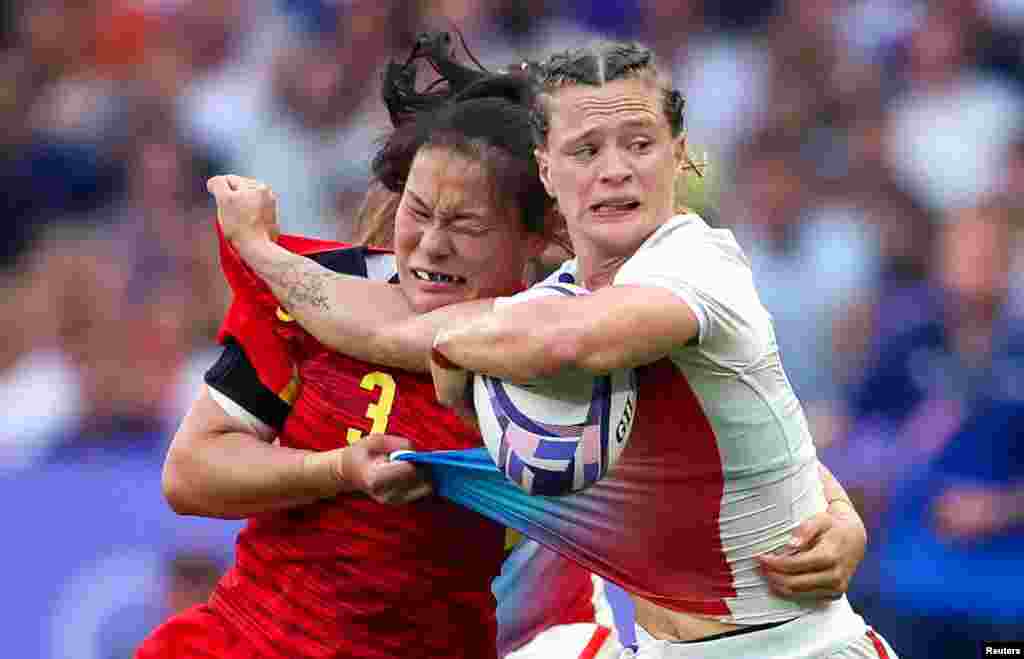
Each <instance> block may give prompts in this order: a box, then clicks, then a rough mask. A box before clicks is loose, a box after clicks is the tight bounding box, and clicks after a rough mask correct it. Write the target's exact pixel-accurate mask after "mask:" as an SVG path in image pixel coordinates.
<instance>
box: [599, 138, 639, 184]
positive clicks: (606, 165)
mask: <svg viewBox="0 0 1024 659" xmlns="http://www.w3.org/2000/svg"><path fill="white" fill-rule="evenodd" d="M603 155H604V158H602V160H601V169H600V172H599V176H600V179H601V182H602V183H610V184H613V185H618V184H622V183H625V182H626V181H628V180H629V179H630V178H632V176H633V171H632V170H631V169H630V167H629V162H628V160H627V158H626V154H624V153H623V152H622V149H619V148H615V147H613V148H610V149H605V150H604V154H603Z"/></svg>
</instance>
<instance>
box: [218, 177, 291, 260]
mask: <svg viewBox="0 0 1024 659" xmlns="http://www.w3.org/2000/svg"><path fill="white" fill-rule="evenodd" d="M206 189H207V190H209V191H210V194H212V195H213V198H214V199H216V200H217V218H218V220H219V221H220V226H221V230H222V231H223V232H224V237H225V238H227V240H228V241H229V242H230V243H231V244H232V245H234V246H235V248H236V249H241V248H242V247H243V246H245V245H247V244H251V243H254V242H260V241H274V240H277V237H278V235H279V234H280V233H281V229H280V227H278V225H277V197H276V196H275V195H274V193H273V191H272V190H271V189H270V188H269V187H268V186H267V185H266V184H264V183H261V182H259V181H257V180H255V179H251V178H245V177H244V176H235V175H233V174H228V175H226V176H214V177H213V178H211V179H210V180H209V181H207V182H206Z"/></svg>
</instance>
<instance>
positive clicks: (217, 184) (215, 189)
mask: <svg viewBox="0 0 1024 659" xmlns="http://www.w3.org/2000/svg"><path fill="white" fill-rule="evenodd" d="M206 190H207V192H209V193H210V194H212V195H213V196H214V197H221V196H223V195H224V194H226V193H227V192H229V191H230V190H231V188H230V187H229V186H228V182H227V177H225V176H214V177H213V178H211V179H209V180H208V181H207V182H206Z"/></svg>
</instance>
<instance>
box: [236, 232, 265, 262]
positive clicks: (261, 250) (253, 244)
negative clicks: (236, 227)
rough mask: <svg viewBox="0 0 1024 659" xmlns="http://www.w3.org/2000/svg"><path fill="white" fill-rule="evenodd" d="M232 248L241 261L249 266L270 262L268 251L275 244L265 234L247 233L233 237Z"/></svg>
mask: <svg viewBox="0 0 1024 659" xmlns="http://www.w3.org/2000/svg"><path fill="white" fill-rule="evenodd" d="M231 244H232V246H234V248H235V251H236V252H238V255H239V256H241V257H242V260H243V261H245V262H246V263H249V264H250V265H251V264H252V263H254V262H260V261H266V260H270V256H269V254H270V251H271V250H272V249H273V248H274V246H275V245H276V243H275V242H274V241H273V239H272V238H271V237H270V236H269V235H268V234H266V233H249V234H245V235H240V236H235V237H234V238H233V239H232V240H231Z"/></svg>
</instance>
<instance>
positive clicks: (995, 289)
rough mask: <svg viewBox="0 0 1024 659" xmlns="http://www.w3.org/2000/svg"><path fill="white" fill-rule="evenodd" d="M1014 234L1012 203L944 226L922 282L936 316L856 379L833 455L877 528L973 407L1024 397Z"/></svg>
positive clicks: (896, 340)
mask: <svg viewBox="0 0 1024 659" xmlns="http://www.w3.org/2000/svg"><path fill="white" fill-rule="evenodd" d="M1012 236H1013V234H1012V231H1011V225H1010V223H1009V216H1008V213H1007V211H1006V210H1005V209H1003V208H1000V207H980V208H973V209H966V210H963V211H960V212H959V213H957V214H956V215H955V217H954V218H953V219H951V221H950V222H949V223H948V224H947V225H945V226H944V227H943V228H942V232H941V234H940V238H939V242H938V246H937V247H938V250H937V255H936V256H937V259H936V271H935V275H934V278H933V283H932V286H931V287H930V288H929V289H925V290H920V291H919V295H920V296H921V300H922V302H921V303H920V304H919V306H921V307H924V308H932V309H934V310H935V312H934V315H933V316H932V317H931V318H929V319H927V320H926V321H925V322H922V323H919V324H916V325H910V326H909V327H908V328H907V329H906V330H905V331H904V332H902V333H899V334H896V335H894V336H892V337H891V338H889V339H888V340H886V341H885V342H884V343H883V344H882V345H881V347H880V348H879V350H878V352H877V354H876V355H875V358H874V360H873V363H872V364H870V366H869V368H868V369H867V370H866V372H865V373H864V375H863V377H862V378H861V379H860V380H859V382H857V383H856V384H855V385H854V386H853V387H852V388H851V394H850V398H849V410H848V411H849V414H850V421H849V423H850V432H849V435H848V436H847V437H846V438H845V439H844V440H843V441H842V442H840V443H839V445H837V446H835V447H833V448H832V449H831V450H830V451H826V452H825V453H824V454H823V459H824V460H825V461H826V463H827V464H828V465H829V466H830V467H832V468H833V470H834V471H835V472H836V475H837V477H839V478H840V479H841V480H842V481H843V482H844V483H845V484H846V485H847V486H848V487H849V488H852V489H854V490H855V491H857V492H858V493H859V494H860V495H861V496H862V501H861V502H860V503H861V505H862V509H861V513H862V514H863V515H864V516H865V521H866V522H867V523H868V524H869V526H875V527H876V528H877V525H878V523H879V519H880V516H881V514H882V513H883V512H884V510H885V508H886V507H887V506H888V504H889V502H890V497H891V494H892V488H893V487H894V486H896V485H898V483H900V482H901V481H902V480H904V479H906V478H907V477H908V476H909V474H910V473H911V470H912V469H913V468H915V467H917V466H920V465H922V464H925V463H926V462H928V461H929V460H930V459H931V458H932V457H934V456H935V455H936V454H937V453H938V452H940V451H941V450H942V448H943V447H944V446H945V444H946V443H947V442H948V441H949V439H950V437H951V436H952V434H953V433H954V432H956V430H957V429H958V428H959V427H960V424H961V423H962V420H963V419H964V418H965V416H966V415H969V414H971V413H973V412H974V411H975V410H977V409H979V408H981V407H984V406H985V405H987V404H990V403H991V402H992V401H997V400H1011V401H1012V400H1024V323H1022V322H1021V321H1022V319H1021V317H1020V309H1019V307H1018V306H1017V304H1016V302H1017V300H1016V299H1015V295H1016V294H1018V292H1017V291H1014V290H1013V289H1012V288H1011V277H1010V272H1011V265H1012V256H1013V254H1014V251H1013V250H1014V247H1013V245H1014V241H1013V240H1012ZM932 300H934V301H935V303H934V304H932ZM908 303H910V304H914V302H913V301H912V300H907V299H902V300H899V304H901V305H902V304H908ZM893 311H894V312H895V313H900V310H899V309H898V308H894V309H893ZM877 313H878V314H879V315H880V316H881V317H884V315H885V314H886V313H887V310H886V309H884V308H883V309H879V310H878V312H877ZM879 540H880V541H882V542H884V539H879Z"/></svg>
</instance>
